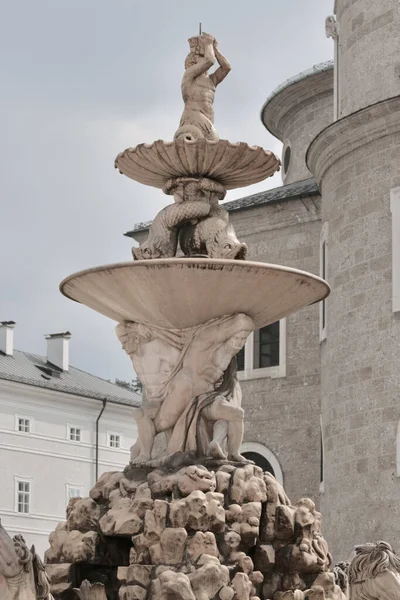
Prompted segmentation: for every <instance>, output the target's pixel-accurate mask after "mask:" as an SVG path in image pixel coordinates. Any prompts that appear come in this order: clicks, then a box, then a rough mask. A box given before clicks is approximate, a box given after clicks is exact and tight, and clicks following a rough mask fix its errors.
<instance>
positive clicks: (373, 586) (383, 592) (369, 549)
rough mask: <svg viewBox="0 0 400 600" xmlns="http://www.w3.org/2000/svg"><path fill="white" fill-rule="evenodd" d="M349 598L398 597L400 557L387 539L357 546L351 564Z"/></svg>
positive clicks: (355, 599) (399, 590)
mask: <svg viewBox="0 0 400 600" xmlns="http://www.w3.org/2000/svg"><path fill="white" fill-rule="evenodd" d="M349 587H350V600H375V598H379V600H398V599H399V598H400V557H399V556H397V555H396V553H395V552H394V550H393V548H392V547H391V545H390V544H388V543H387V542H378V543H377V544H364V545H362V546H356V548H355V556H354V558H353V560H352V561H351V563H350V566H349Z"/></svg>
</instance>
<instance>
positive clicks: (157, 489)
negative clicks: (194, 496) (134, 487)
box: [149, 465, 216, 496]
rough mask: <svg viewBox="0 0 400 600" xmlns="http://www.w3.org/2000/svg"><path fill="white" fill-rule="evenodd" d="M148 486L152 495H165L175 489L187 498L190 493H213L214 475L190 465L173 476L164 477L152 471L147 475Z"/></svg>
mask: <svg viewBox="0 0 400 600" xmlns="http://www.w3.org/2000/svg"><path fill="white" fill-rule="evenodd" d="M149 486H150V489H151V492H152V494H154V495H155V496H158V495H159V494H162V495H165V494H168V493H170V492H172V491H174V490H175V489H176V490H178V491H179V492H180V494H181V495H182V496H189V494H191V493H192V492H195V491H201V492H213V491H214V490H215V488H216V481H215V475H214V473H210V471H209V470H208V469H205V468H204V467H201V466H197V465H190V466H189V467H184V468H183V469H180V470H179V471H178V472H177V473H175V474H173V475H165V474H163V473H162V472H160V471H153V472H152V473H150V475H149Z"/></svg>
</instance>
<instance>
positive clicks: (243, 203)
mask: <svg viewBox="0 0 400 600" xmlns="http://www.w3.org/2000/svg"><path fill="white" fill-rule="evenodd" d="M319 195H320V191H319V188H318V185H317V182H316V181H315V179H314V178H313V177H311V178H310V179H304V180H303V181H296V182H294V183H288V185H282V186H280V187H278V188H273V189H272V190H266V191H265V192H259V193H258V194H253V195H252V196H245V197H244V198H238V199H237V200H231V202H225V203H224V204H223V206H224V208H226V210H227V211H228V212H233V211H235V210H241V209H243V208H252V207H253V206H260V205H261V204H271V203H273V202H282V201H287V200H295V199H296V198H305V197H307V196H319Z"/></svg>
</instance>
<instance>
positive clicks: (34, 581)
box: [0, 522, 53, 600]
mask: <svg viewBox="0 0 400 600" xmlns="http://www.w3.org/2000/svg"><path fill="white" fill-rule="evenodd" d="M0 598H1V600H53V596H52V595H51V594H50V579H49V577H48V575H47V573H46V570H45V567H44V565H43V563H42V561H41V559H40V558H39V556H38V555H37V554H36V551H35V547H34V546H32V547H31V548H30V549H29V548H28V546H27V545H26V543H25V540H24V538H23V537H22V535H16V536H14V537H13V538H12V539H11V537H10V536H9V535H8V533H7V532H6V530H5V529H4V528H3V526H2V525H1V522H0Z"/></svg>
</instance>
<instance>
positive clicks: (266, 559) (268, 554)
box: [254, 544, 275, 573]
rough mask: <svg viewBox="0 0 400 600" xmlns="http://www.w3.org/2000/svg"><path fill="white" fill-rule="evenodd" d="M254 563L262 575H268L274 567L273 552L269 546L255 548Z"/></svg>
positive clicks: (263, 545)
mask: <svg viewBox="0 0 400 600" xmlns="http://www.w3.org/2000/svg"><path fill="white" fill-rule="evenodd" d="M254 563H255V565H256V568H257V569H259V570H260V571H261V572H262V573H270V572H271V571H273V569H274V567H275V550H274V547H273V546H272V545H270V544H260V545H259V546H257V549H256V553H255V557H254Z"/></svg>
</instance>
